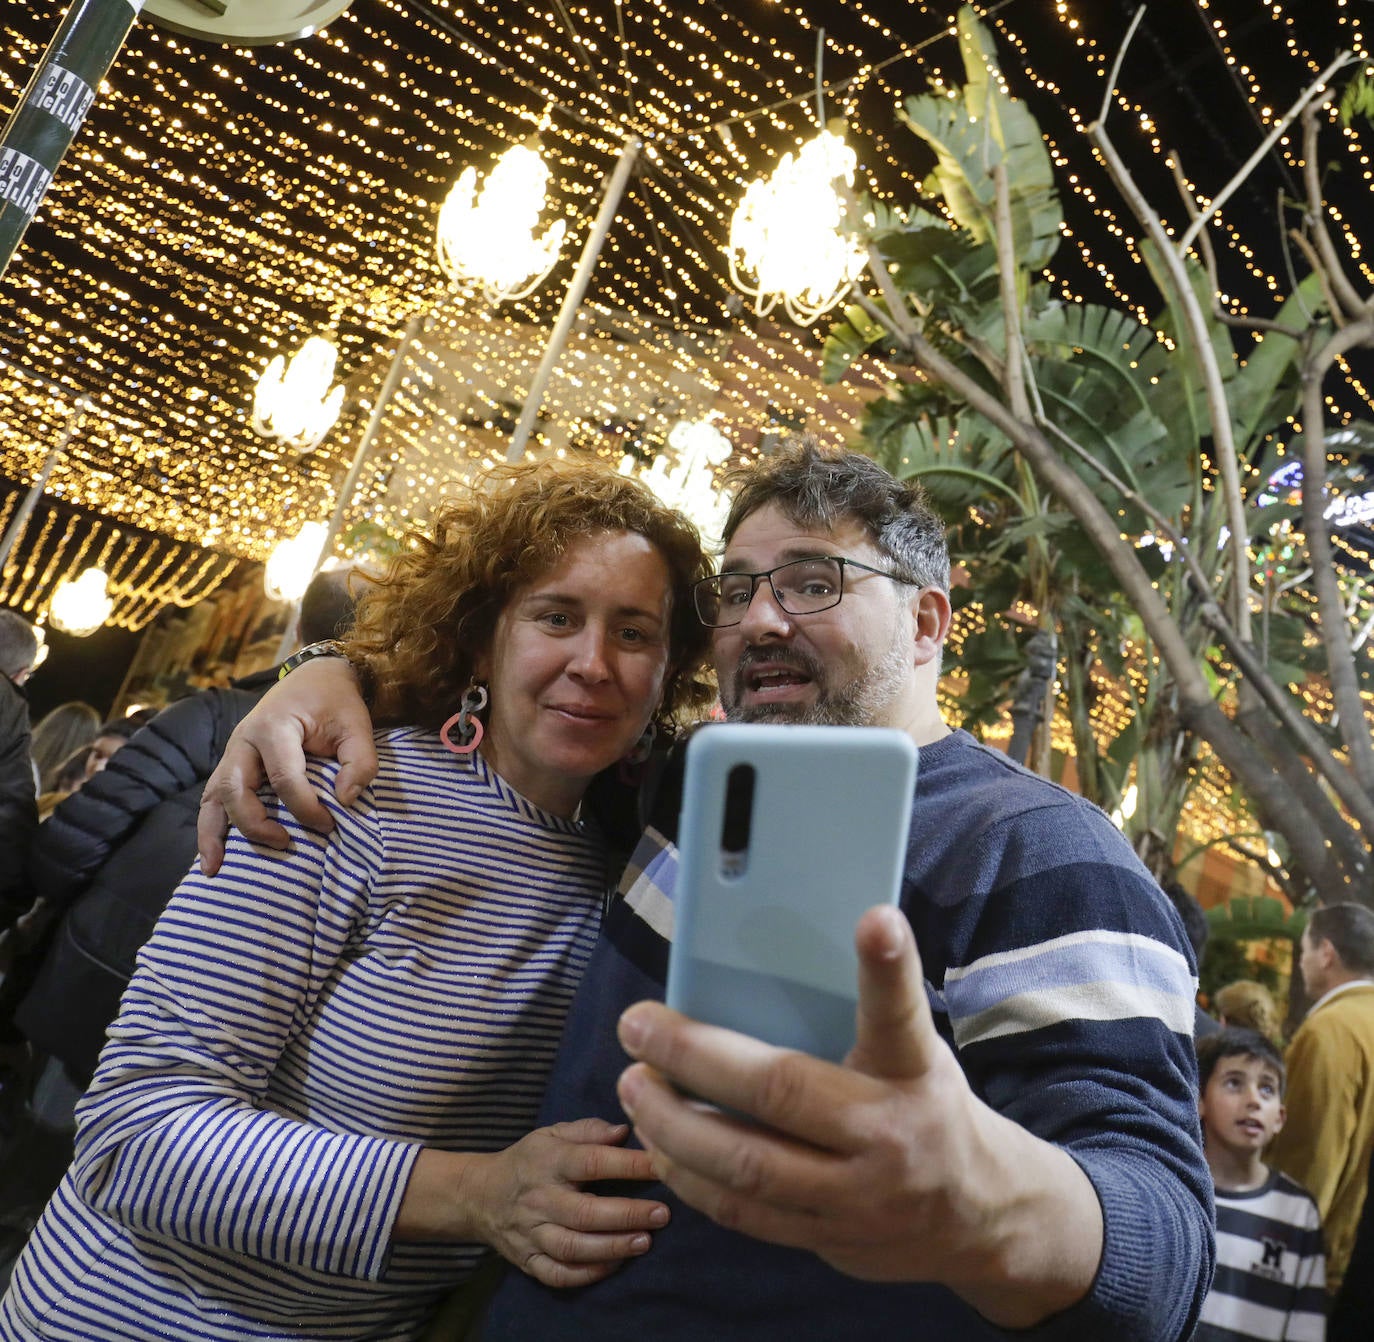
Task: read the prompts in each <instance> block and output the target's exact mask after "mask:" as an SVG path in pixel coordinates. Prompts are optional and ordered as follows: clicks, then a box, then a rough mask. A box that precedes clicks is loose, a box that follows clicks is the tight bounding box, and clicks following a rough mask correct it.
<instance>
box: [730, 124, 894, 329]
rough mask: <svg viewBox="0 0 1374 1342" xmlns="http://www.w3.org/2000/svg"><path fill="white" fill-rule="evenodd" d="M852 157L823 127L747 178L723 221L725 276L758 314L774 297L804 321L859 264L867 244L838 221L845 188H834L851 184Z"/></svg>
mask: <svg viewBox="0 0 1374 1342" xmlns="http://www.w3.org/2000/svg"><path fill="white" fill-rule="evenodd" d="M832 124H833V123H832ZM856 165H857V160H856V159H855V156H854V151H853V150H852V149H851V148H850V147H849V146H848V145H847V144H845V142H844V138H843V137H842V136H841V135H838V134H836V133H835V132H834V131H833V130H829V129H827V130H823V131H821V133H820V134H819V135H817V136H816V138H815V139H814V140H810V141H808V142H807V143H806V144H804V145H803V146H802V147H801V149H800V150H799V151H798V152H797V153H796V154H795V155H794V154H784V155H783V156H782V160H781V161H780V162H779V164H778V166H777V167H776V168H774V169H773V172H772V175H771V176H769V177H766V178H760V179H758V180H757V181H754V182H751V183H750V184H749V188H748V190H747V191H745V193H744V199H743V200H742V201H741V202H740V204H739V207H738V208H737V209H736V210H735V213H734V217H733V218H732V219H731V221H730V243H729V247H728V249H727V255H728V256H729V260H730V278H731V279H732V280H734V282H735V283H736V284H737V285H738V286H739V287H740V289H742V290H743V291H744V292H745V293H746V294H748V295H749V296H750V297H751V298H752V299H753V300H754V312H755V313H756V314H757V315H758V316H760V317H763V316H767V314H768V313H770V312H772V310H773V309H774V308H775V307H776V306H777V304H778V303H779V302H781V303H782V305H783V308H784V309H785V311H786V312H787V315H788V316H789V317H791V319H792V320H793V321H794V322H797V323H798V324H799V325H802V326H810V325H811V323H812V322H814V321H815V320H816V319H817V318H818V317H820V316H821V314H822V313H825V312H828V311H829V310H830V309H831V308H833V307H834V306H835V305H836V304H837V303H838V302H839V301H840V300H841V299H842V298H844V296H845V295H846V294H847V293H848V292H849V290H850V288H851V286H852V285H853V283H854V281H855V280H856V279H857V278H858V276H859V274H860V273H861V272H862V270H863V268H864V265H865V263H866V261H867V259H868V250H867V247H866V246H865V244H864V243H863V242H862V241H861V240H860V239H859V238H858V237H857V235H856V234H855V233H854V232H853V231H852V230H850V229H849V228H848V227H847V226H846V214H847V212H848V210H847V206H846V194H845V193H844V192H841V191H839V190H837V189H836V183H843V184H844V186H845V187H846V188H849V187H852V186H853V185H854V169H855V167H856ZM750 275H752V276H753V278H752V279H750V278H749V276H750Z"/></svg>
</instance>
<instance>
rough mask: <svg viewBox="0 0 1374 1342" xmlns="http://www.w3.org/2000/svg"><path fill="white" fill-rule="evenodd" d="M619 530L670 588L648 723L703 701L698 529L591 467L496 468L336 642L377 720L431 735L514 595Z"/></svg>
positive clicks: (448, 511)
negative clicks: (651, 555) (656, 698)
mask: <svg viewBox="0 0 1374 1342" xmlns="http://www.w3.org/2000/svg"><path fill="white" fill-rule="evenodd" d="M614 531H628V532H632V533H635V534H637V535H640V536H643V537H644V538H645V539H646V540H647V541H649V542H651V543H652V544H653V545H654V546H655V547H656V548H657V549H658V551H659V553H660V554H661V555H662V556H663V559H664V561H665V563H666V564H667V566H668V572H669V578H670V582H671V588H672V615H671V622H670V626H669V637H668V649H669V653H668V674H667V677H666V680H665V682H664V691H663V704H662V707H661V708H660V710H659V712H658V714H657V716H658V717H659V719H660V720H663V721H665V722H666V721H670V720H671V719H672V718H673V717H674V716H675V715H676V714H678V713H681V712H682V711H683V710H685V709H688V708H691V707H695V706H697V705H700V704H703V703H706V702H708V701H709V700H710V698H711V696H712V689H711V687H710V685H709V684H708V683H707V682H706V681H704V680H703V679H702V671H703V666H704V662H705V658H706V651H707V647H708V644H709V639H710V633H709V631H708V630H707V629H705V628H704V627H703V626H702V624H701V622H700V621H699V620H698V619H697V617H696V614H695V612H694V610H693V606H692V598H691V587H692V584H693V583H694V582H696V581H697V580H698V579H700V578H703V577H705V576H706V575H707V574H708V573H709V572H710V568H709V565H708V562H707V559H706V556H705V555H704V554H703V552H702V548H701V538H700V536H698V534H697V531H696V528H695V527H694V526H693V525H692V524H691V523H690V522H689V521H687V519H686V518H684V517H683V516H682V515H681V514H680V513H677V512H674V511H673V510H672V509H671V508H668V507H667V506H666V505H664V504H662V503H660V502H659V501H658V499H657V498H655V497H654V495H653V493H652V492H651V491H650V490H649V489H648V488H647V487H646V486H644V485H642V484H640V483H639V482H638V481H636V480H631V479H629V478H628V477H626V476H623V475H618V474H617V473H616V472H615V471H613V470H611V469H610V468H609V467H603V466H600V465H595V464H591V463H580V462H579V463H569V462H560V461H543V462H537V463H522V464H520V465H515V466H497V467H492V468H491V469H490V470H488V471H485V472H484V473H482V474H481V475H480V476H478V477H477V478H476V479H474V480H473V481H472V483H471V485H470V486H469V488H468V489H467V490H466V492H465V494H464V495H463V497H461V498H459V499H457V500H455V501H450V502H447V503H445V504H444V505H443V506H442V507H441V508H440V509H439V510H438V512H437V514H436V516H435V519H434V523H433V526H432V527H431V529H430V532H429V534H422V533H419V532H413V533H411V535H410V536H409V537H408V540H409V542H410V545H409V548H408V549H407V550H406V551H405V552H404V553H402V554H401V555H400V556H399V557H398V558H397V559H395V560H394V561H393V562H392V564H391V567H390V568H389V570H388V571H387V573H386V575H385V576H384V577H382V578H367V577H366V576H365V575H359V576H360V577H362V578H363V580H364V581H366V582H368V583H370V584H372V586H371V587H370V589H369V590H367V591H366V592H364V593H363V595H362V597H361V599H360V600H359V603H358V614H357V620H356V623H355V625H354V627H353V629H352V631H351V633H350V635H349V637H348V638H347V639H346V640H345V641H344V652H345V654H346V655H347V656H348V658H349V660H350V661H352V662H354V663H355V664H357V665H359V666H361V667H362V668H363V669H364V671H365V673H366V674H367V676H368V677H369V678H370V680H371V684H372V691H373V693H372V702H373V709H374V713H375V716H376V717H377V719H378V720H379V721H385V722H393V723H395V722H406V723H415V724H417V725H419V726H423V727H437V726H439V725H440V724H441V723H442V722H443V721H444V720H445V719H446V718H447V717H448V716H449V715H450V714H451V713H452V712H453V710H454V708H455V706H456V705H457V703H458V701H459V699H460V697H461V696H462V693H463V691H464V690H465V689H467V687H468V686H469V685H470V684H471V683H472V681H473V679H474V667H475V665H476V663H477V662H478V660H479V659H480V658H481V657H482V655H483V654H484V653H485V652H486V651H487V650H488V649H489V648H490V646H491V642H492V639H493V637H494V635H495V632H496V622H497V619H498V618H499V616H500V614H501V612H502V610H503V609H505V606H506V604H507V602H508V601H509V600H510V598H511V596H512V595H513V594H514V593H515V592H516V591H517V590H518V589H519V588H521V587H523V586H525V585H526V584H528V583H530V582H533V581H535V580H537V579H538V578H539V577H540V576H541V575H542V574H544V573H546V572H547V571H548V570H549V569H550V568H552V567H553V566H554V565H555V564H557V563H558V562H559V560H560V559H561V557H562V556H563V554H564V553H565V552H566V551H567V549H568V547H569V546H570V545H571V544H572V543H573V542H574V541H577V540H579V539H581V538H583V537H586V536H592V535H596V534H598V533H602V532H614Z"/></svg>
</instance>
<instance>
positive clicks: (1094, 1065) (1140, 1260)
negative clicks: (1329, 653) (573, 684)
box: [483, 727, 1214, 1342]
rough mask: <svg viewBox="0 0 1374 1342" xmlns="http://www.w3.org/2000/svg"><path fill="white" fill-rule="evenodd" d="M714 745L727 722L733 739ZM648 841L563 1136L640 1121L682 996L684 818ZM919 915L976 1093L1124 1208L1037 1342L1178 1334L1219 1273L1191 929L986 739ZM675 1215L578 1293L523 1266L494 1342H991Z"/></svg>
mask: <svg viewBox="0 0 1374 1342" xmlns="http://www.w3.org/2000/svg"><path fill="white" fill-rule="evenodd" d="M706 730H711V731H716V730H720V731H728V730H729V728H728V727H720V728H716V727H711V728H707V729H706ZM665 810H666V812H667V813H666V814H663V815H660V816H658V817H656V822H657V825H658V830H657V832H656V831H650V832H649V833H648V834H647V835H646V836H645V840H644V842H643V843H642V844H641V845H640V848H639V850H638V851H637V853H636V855H635V858H634V860H633V861H632V863H631V867H630V869H629V871H627V873H626V875H625V878H624V881H623V882H622V888H621V897H620V898H619V899H618V900H617V901H616V902H615V903H614V905H613V907H612V909H611V911H610V913H609V915H608V918H607V926H606V932H605V934H604V935H603V937H602V939H601V941H600V942H599V943H598V945H597V950H596V954H595V956H594V957H593V960H592V963H591V965H590V967H589V968H588V972H587V974H586V976H585V978H584V979H583V982H582V986H581V988H580V989H579V990H578V994H577V998H576V1000H575V1001H574V1004H573V1008H572V1012H571V1014H570V1016H569V1018H568V1032H567V1043H566V1045H565V1046H564V1047H563V1048H562V1049H561V1050H560V1052H559V1056H558V1060H557V1062H556V1064H555V1066H554V1073H553V1077H552V1078H551V1080H550V1083H549V1097H548V1100H547V1102H546V1103H545V1105H544V1108H543V1110H542V1111H541V1114H540V1121H541V1122H555V1121H559V1120H562V1119H566V1118H572V1117H583V1116H586V1115H589V1114H591V1115H599V1116H601V1117H604V1118H607V1119H609V1120H611V1121H613V1122H623V1121H625V1120H624V1115H623V1112H622V1111H621V1109H620V1106H619V1103H618V1101H617V1100H616V1096H615V1082H616V1078H617V1077H618V1076H619V1074H620V1072H621V1070H622V1069H623V1068H624V1067H625V1065H626V1063H627V1061H628V1060H627V1059H626V1057H625V1054H624V1053H623V1051H622V1050H621V1049H620V1046H619V1044H618V1042H617V1040H616V1038H615V1026H616V1021H617V1019H618V1017H619V1015H620V1013H621V1012H622V1011H623V1010H624V1009H625V1007H627V1006H628V1005H629V1004H630V1003H631V1002H634V1001H637V1000H640V999H642V998H649V997H661V996H662V992H663V981H664V976H665V973H666V967H667V950H668V943H669V941H670V940H671V937H672V926H673V910H672V897H673V885H674V881H675V877H676V870H677V853H676V849H675V848H674V847H673V845H672V843H671V837H672V835H673V834H674V833H675V831H676V817H675V815H673V814H672V813H671V812H672V808H671V805H669V806H668V807H666V808H665ZM902 905H903V908H904V909H905V911H906V913H907V916H908V917H909V918H910V919H911V922H912V925H913V927H914V928H915V931H916V939H917V942H918V944H919V946H920V951H921V957H922V961H923V964H924V966H925V971H926V975H927V990H928V992H929V994H930V997H931V1001H932V1004H933V1006H934V1010H935V1020H936V1024H937V1027H938V1028H939V1029H940V1030H941V1033H942V1034H943V1035H944V1037H945V1039H946V1040H947V1042H948V1043H949V1044H950V1045H951V1047H953V1048H954V1049H955V1050H956V1052H957V1054H958V1057H959V1061H960V1063H961V1065H962V1067H963V1069H964V1072H965V1074H966V1075H967V1077H968V1079H969V1082H970V1083H971V1085H972V1087H973V1089H974V1091H975V1092H976V1093H977V1094H978V1095H979V1096H980V1097H981V1098H982V1099H983V1100H985V1101H986V1102H987V1103H988V1104H990V1105H991V1106H992V1107H993V1108H995V1109H997V1110H998V1111H999V1112H1001V1113H1002V1114H1004V1115H1006V1116H1007V1117H1009V1118H1011V1119H1013V1120H1015V1121H1016V1122H1017V1123H1020V1124H1021V1125H1022V1126H1023V1127H1025V1128H1027V1129H1028V1130H1029V1131H1031V1132H1033V1133H1034V1134H1036V1135H1037V1136H1039V1137H1041V1138H1044V1139H1045V1140H1046V1141H1050V1142H1054V1143H1056V1144H1058V1145H1060V1146H1061V1147H1063V1148H1064V1149H1065V1150H1066V1151H1068V1152H1069V1153H1070V1154H1071V1155H1072V1156H1073V1157H1074V1159H1075V1160H1077V1161H1078V1163H1079V1164H1080V1165H1081V1166H1082V1168H1083V1169H1084V1170H1085V1171H1086V1173H1087V1175H1088V1177H1089V1178H1090V1179H1091V1180H1092V1183H1093V1185H1094V1187H1095V1188H1096V1190H1097V1193H1098V1197H1099V1199H1100V1201H1101V1203H1102V1208H1103V1214H1104V1222H1105V1234H1106V1246H1105V1251H1104V1257H1103V1262H1102V1266H1101V1269H1100V1271H1099V1273H1098V1276H1097V1279H1096V1281H1095V1282H1094V1284H1093V1287H1092V1290H1091V1291H1090V1292H1089V1294H1088V1296H1087V1297H1086V1298H1085V1299H1084V1300H1083V1301H1082V1302H1081V1303H1080V1304H1078V1305H1076V1306H1075V1307H1073V1308H1072V1309H1070V1310H1067V1311H1065V1312H1064V1313H1063V1314H1061V1315H1058V1316H1056V1317H1055V1318H1054V1319H1052V1320H1050V1321H1048V1322H1046V1323H1045V1324H1043V1325H1041V1326H1040V1327H1039V1328H1036V1329H1032V1330H1029V1331H1027V1332H1022V1333H1016V1334H1014V1336H1015V1337H1017V1338H1023V1339H1035V1342H1050V1340H1053V1342H1067V1340H1068V1339H1074V1340H1075V1342H1080V1340H1081V1342H1180V1340H1181V1339H1185V1338H1187V1337H1188V1336H1189V1334H1190V1332H1191V1330H1192V1326H1193V1324H1194V1322H1195V1321H1196V1319H1197V1315H1198V1309H1199V1306H1200V1304H1201V1302H1202V1298H1203V1296H1204V1294H1205V1292H1206V1290H1207V1285H1208V1283H1209V1281H1210V1279H1211V1275H1212V1263H1213V1255H1214V1243H1213V1232H1212V1199H1211V1188H1212V1185H1211V1177H1210V1175H1209V1173H1208V1169H1207V1165H1206V1163H1205V1161H1204V1159H1203V1155H1202V1145H1201V1134H1200V1131H1199V1126H1198V1113H1197V1092H1196V1076H1197V1066H1196V1058H1195V1056H1194V1053H1193V1047H1192V1028H1193V1003H1194V988H1195V981H1194V977H1193V965H1192V955H1191V951H1190V949H1189V947H1188V945H1187V942H1186V940H1185V939H1184V936H1183V929H1182V926H1181V924H1180V923H1179V920H1178V916H1177V915H1176V914H1175V913H1174V911H1173V909H1172V908H1171V907H1170V906H1169V904H1168V902H1167V901H1166V900H1165V898H1164V896H1163V894H1162V893H1161V892H1160V890H1159V887H1158V886H1157V885H1156V884H1155V883H1154V881H1153V880H1152V879H1151V878H1150V876H1149V874H1148V873H1147V872H1146V871H1145V869H1144V867H1142V866H1141V864H1140V862H1139V861H1138V860H1137V859H1136V856H1135V854H1134V853H1133V852H1132V851H1131V849H1130V847H1129V845H1128V844H1127V843H1126V842H1125V840H1124V839H1123V838H1122V837H1121V835H1120V834H1119V833H1118V832H1117V830H1116V829H1115V828H1114V827H1113V826H1112V824H1111V822H1110V821H1109V820H1108V819H1107V817H1106V816H1105V815H1103V814H1102V812H1101V811H1099V810H1098V809H1097V808H1096V807H1093V806H1090V805H1089V804H1088V803H1086V802H1085V801H1083V799H1082V798H1080V797H1076V796H1074V795H1072V794H1071V793H1069V792H1066V791H1065V790H1064V789H1062V788H1059V787H1056V786H1055V785H1054V784H1051V783H1047V782H1046V781H1045V780H1044V779H1041V778H1038V777H1036V776H1035V775H1033V774H1030V773H1028V772H1027V771H1026V770H1024V769H1021V768H1019V767H1018V766H1016V765H1015V764H1012V763H1011V762H1010V761H1009V760H1008V759H1007V757H1006V756H1005V755H1002V754H1000V753H998V752H996V751H991V750H987V749H985V748H984V747H982V746H980V745H978V744H977V743H976V742H975V741H974V740H973V738H972V737H970V736H969V735H968V734H967V733H964V732H955V733H954V734H953V735H951V736H949V737H946V738H945V739H944V740H941V741H938V742H936V743H934V744H933V745H929V746H924V747H922V749H921V755H920V769H919V776H918V781H917V786H916V797H915V801H914V804H913V806H912V812H911V830H910V837H909V843H908V852H907V867H906V878H905V881H904V885H903V891H902ZM636 1191H637V1192H639V1193H641V1194H642V1195H645V1196H656V1197H660V1198H662V1199H664V1200H665V1201H667V1202H668V1203H669V1204H670V1205H671V1206H672V1221H671V1222H670V1224H669V1225H668V1226H667V1227H666V1228H665V1229H664V1230H662V1231H660V1232H658V1233H657V1234H656V1235H655V1237H654V1245H653V1248H652V1249H651V1250H650V1252H649V1253H647V1254H646V1255H644V1256H643V1257H642V1258H638V1259H634V1260H632V1261H630V1262H627V1263H626V1264H624V1265H623V1267H622V1268H621V1269H620V1270H619V1271H618V1272H616V1273H615V1275H614V1276H612V1277H610V1278H608V1279H607V1280H606V1281H604V1282H601V1283H599V1284H598V1285H596V1286H593V1287H589V1288H587V1289H585V1290H582V1291H577V1292H571V1293H568V1292H563V1293H558V1292H554V1291H550V1290H548V1289H546V1288H544V1287H541V1286H540V1285H539V1284H538V1283H537V1282H534V1281H532V1280H531V1279H530V1278H528V1277H523V1276H521V1275H520V1274H518V1273H513V1272H511V1273H507V1274H506V1277H505V1280H504V1281H503V1283H502V1285H501V1288H500V1290H499V1291H498V1292H497V1295H496V1298H495V1301H494V1303H493V1306H492V1309H491V1311H490V1313H489V1316H488V1319H487V1323H486V1329H485V1332H484V1333H483V1337H484V1339H486V1342H586V1339H587V1338H596V1339H597V1340H598V1342H642V1339H644V1338H646V1337H649V1338H653V1339H655V1342H700V1339H704V1338H709V1339H710V1340H711V1342H798V1340H799V1339H818V1340H824V1342H829V1340H830V1339H836V1338H846V1339H848V1338H856V1339H870V1338H871V1339H875V1340H876V1342H896V1339H903V1340H905V1339H911V1340H912V1342H947V1340H948V1342H978V1340H980V1339H987V1338H997V1337H1001V1336H1003V1334H1001V1333H999V1332H998V1331H997V1330H996V1329H994V1328H992V1327H991V1326H990V1325H989V1324H987V1323H986V1322H985V1321H984V1320H982V1319H981V1318H980V1317H979V1316H978V1315H976V1314H975V1313H974V1312H973V1311H972V1310H971V1309H970V1308H969V1307H968V1306H967V1305H965V1304H963V1303H962V1302H961V1301H960V1300H958V1299H957V1298H956V1297H955V1296H954V1295H953V1294H952V1293H950V1292H949V1291H947V1290H945V1289H944V1288H942V1287H937V1286H929V1285H900V1286H894V1285H873V1284H869V1283H864V1282H860V1281H856V1280H854V1279H853V1278H850V1277H846V1276H843V1275H841V1274H840V1273H838V1272H836V1271H834V1270H832V1269H831V1268H829V1267H827V1266H826V1265H825V1264H823V1263H822V1262H820V1261H819V1260H818V1259H817V1258H815V1257H814V1256H812V1255H810V1254H807V1253H803V1252H800V1251H796V1250H791V1249H784V1248H779V1247H776V1246H774V1245H770V1244H763V1243H761V1242H759V1241H756V1240H752V1239H748V1238H746V1237H745V1236H742V1235H740V1234H737V1233H735V1232H732V1231H729V1230H725V1229H722V1228H721V1227H719V1226H717V1225H715V1224H714V1223H713V1222H711V1221H710V1220H708V1219H707V1218H705V1217H704V1216H702V1215H700V1214H699V1213H697V1212H695V1211H693V1210H692V1209H691V1208H689V1207H687V1206H685V1205H684V1204H682V1203H680V1202H679V1201H678V1200H677V1199H676V1198H675V1197H674V1196H673V1195H672V1194H671V1193H670V1192H668V1190H666V1189H665V1188H663V1187H661V1186H658V1185H651V1186H649V1187H647V1188H642V1189H638V1190H636Z"/></svg>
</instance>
